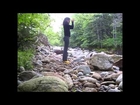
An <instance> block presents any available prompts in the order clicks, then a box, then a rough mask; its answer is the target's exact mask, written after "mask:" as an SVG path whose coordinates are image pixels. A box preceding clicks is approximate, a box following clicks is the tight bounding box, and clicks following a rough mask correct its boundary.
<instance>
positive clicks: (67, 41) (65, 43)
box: [63, 22, 74, 61]
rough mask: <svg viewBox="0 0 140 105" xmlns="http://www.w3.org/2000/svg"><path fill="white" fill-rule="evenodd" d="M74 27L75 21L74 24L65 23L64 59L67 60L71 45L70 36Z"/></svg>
mask: <svg viewBox="0 0 140 105" xmlns="http://www.w3.org/2000/svg"><path fill="white" fill-rule="evenodd" d="M73 28H74V22H72V25H69V24H66V25H64V51H63V61H67V56H68V52H67V50H68V47H69V37H70V29H73Z"/></svg>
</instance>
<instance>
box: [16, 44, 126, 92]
mask: <svg viewBox="0 0 140 105" xmlns="http://www.w3.org/2000/svg"><path fill="white" fill-rule="evenodd" d="M58 52H59V53H58ZM68 60H69V61H70V62H71V63H70V64H68V65H67V64H64V63H63V62H62V51H61V48H59V47H57V48H56V47H54V48H53V49H52V50H50V49H49V47H47V46H44V45H42V46H38V47H37V48H36V54H35V55H34V58H33V64H34V69H33V70H30V71H28V70H25V69H24V67H20V69H19V70H18V76H17V77H18V80H17V87H18V92H122V91H123V69H122V61H123V57H122V55H116V54H112V55H111V54H106V53H104V52H100V53H97V52H95V51H93V52H89V51H88V50H84V51H83V50H81V49H79V48H75V49H72V48H69V50H68Z"/></svg>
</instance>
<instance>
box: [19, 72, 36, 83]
mask: <svg viewBox="0 0 140 105" xmlns="http://www.w3.org/2000/svg"><path fill="white" fill-rule="evenodd" d="M36 75H38V73H36V72H34V71H24V72H21V73H20V74H19V76H18V77H19V80H20V81H27V80H29V79H31V78H33V77H34V76H36Z"/></svg>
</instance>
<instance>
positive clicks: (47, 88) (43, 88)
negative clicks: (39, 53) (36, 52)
mask: <svg viewBox="0 0 140 105" xmlns="http://www.w3.org/2000/svg"><path fill="white" fill-rule="evenodd" d="M18 89H19V91H20V92H68V86H67V84H66V83H65V82H64V81H63V80H61V79H60V78H58V77H55V76H45V77H39V78H35V79H31V80H28V81H25V82H23V83H22V84H20V85H19V86H18Z"/></svg>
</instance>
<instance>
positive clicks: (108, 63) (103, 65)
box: [90, 53, 114, 70]
mask: <svg viewBox="0 0 140 105" xmlns="http://www.w3.org/2000/svg"><path fill="white" fill-rule="evenodd" d="M90 62H91V65H93V66H94V67H96V68H98V69H99V70H112V69H111V68H112V66H113V63H114V60H113V59H112V58H111V57H109V56H107V55H106V54H99V53H98V54H94V55H93V56H92V57H91V61H90Z"/></svg>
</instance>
